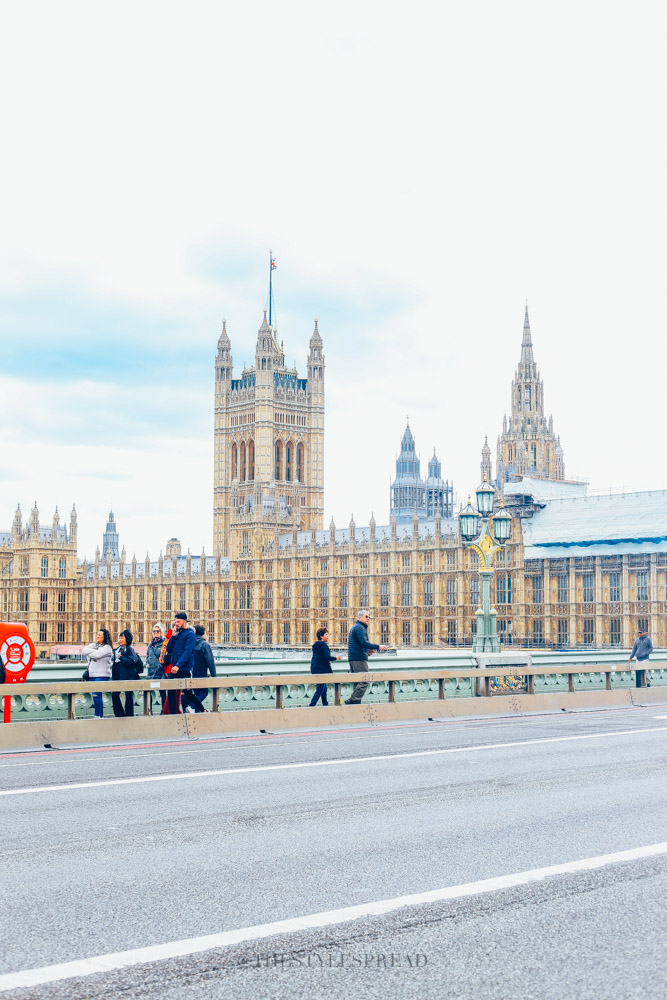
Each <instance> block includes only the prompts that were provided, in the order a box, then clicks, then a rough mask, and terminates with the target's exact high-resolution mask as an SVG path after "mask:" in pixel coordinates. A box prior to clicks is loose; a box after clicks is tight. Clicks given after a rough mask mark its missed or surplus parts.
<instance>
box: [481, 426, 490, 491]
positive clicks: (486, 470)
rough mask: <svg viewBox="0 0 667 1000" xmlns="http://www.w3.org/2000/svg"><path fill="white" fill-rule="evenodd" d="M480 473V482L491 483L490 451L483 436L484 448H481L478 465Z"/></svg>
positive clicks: (485, 436) (487, 439)
mask: <svg viewBox="0 0 667 1000" xmlns="http://www.w3.org/2000/svg"><path fill="white" fill-rule="evenodd" d="M479 468H480V472H481V474H482V482H483V481H484V480H485V479H486V480H487V482H489V483H490V482H491V479H492V478H493V477H492V475H491V449H490V448H489V438H488V436H487V435H486V434H485V435H484V446H483V447H482V461H481V464H480V467H479Z"/></svg>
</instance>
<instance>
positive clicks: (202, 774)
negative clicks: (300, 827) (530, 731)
mask: <svg viewBox="0 0 667 1000" xmlns="http://www.w3.org/2000/svg"><path fill="white" fill-rule="evenodd" d="M664 732H667V726H658V727H653V728H650V729H649V728H646V729H625V730H619V731H618V732H611V733H586V734H584V735H581V736H549V737H544V738H542V739H537V740H514V741H512V742H511V743H483V744H480V745H479V746H470V747H447V748H445V749H444V750H409V751H406V752H405V753H388V754H377V755H375V756H369V757H337V758H334V759H333V760H307V761H298V762H296V763H293V764H259V765H253V766H251V767H226V768H220V769H216V770H213V771H183V772H180V773H176V774H152V775H146V776H144V777H142V778H105V779H104V781H79V782H73V783H72V784H68V785H37V786H35V787H34V788H8V789H5V790H3V791H0V797H3V796H8V795H36V794H37V793H39V792H67V791H72V790H75V789H78V788H105V787H108V786H110V785H141V784H145V783H147V782H151V781H180V780H182V779H185V778H215V777H220V776H222V775H227V774H253V773H257V772H262V771H291V770H295V769H297V768H306V767H336V766H338V765H345V764H366V763H371V762H375V761H383V760H404V759H406V758H409V757H438V756H442V755H443V754H449V753H477V752H479V751H480V750H502V749H505V748H508V747H526V746H539V745H540V744H543V743H569V742H573V741H575V740H600V739H605V738H606V737H611V738H613V737H617V736H639V735H642V734H644V733H664Z"/></svg>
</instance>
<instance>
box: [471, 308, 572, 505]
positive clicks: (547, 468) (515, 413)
mask: <svg viewBox="0 0 667 1000" xmlns="http://www.w3.org/2000/svg"><path fill="white" fill-rule="evenodd" d="M487 459H488V461H487ZM489 467H490V455H489V456H487V455H486V454H485V453H484V451H483V452H482V471H483V472H485V471H486V472H487V473H488V472H489ZM564 475H565V469H564V465H563V455H562V450H559V448H558V441H557V438H556V437H555V435H554V432H553V420H552V418H551V417H549V419H548V420H547V418H546V417H545V415H544V384H543V382H542V380H541V379H540V373H539V371H538V370H537V365H536V364H535V359H534V357H533V338H532V334H531V330H530V319H529V317H528V304H526V311H525V313H524V320H523V337H522V339H521V357H520V360H519V363H518V365H517V368H516V372H515V375H514V379H513V381H512V409H511V414H510V417H509V420H507V418H505V419H503V430H502V434H501V435H500V436H499V438H498V450H497V462H496V483H497V485H498V486H499V487H500V488H501V489H502V487H503V486H504V484H505V483H506V482H507V481H510V482H511V481H515V480H517V479H521V478H523V477H524V476H539V477H542V478H545V479H563V478H564ZM489 478H490V477H489Z"/></svg>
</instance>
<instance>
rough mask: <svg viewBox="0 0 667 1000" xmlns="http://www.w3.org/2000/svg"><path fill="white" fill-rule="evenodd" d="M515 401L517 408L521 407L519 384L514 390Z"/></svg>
mask: <svg viewBox="0 0 667 1000" xmlns="http://www.w3.org/2000/svg"><path fill="white" fill-rule="evenodd" d="M516 401H517V404H518V407H519V409H521V386H519V387H518V388H517V390H516Z"/></svg>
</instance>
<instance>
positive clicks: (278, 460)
mask: <svg viewBox="0 0 667 1000" xmlns="http://www.w3.org/2000/svg"><path fill="white" fill-rule="evenodd" d="M304 469H305V449H304V446H303V444H297V445H295V444H294V442H293V441H287V442H286V443H283V442H282V441H276V444H275V451H274V475H275V479H276V481H277V482H283V481H284V482H286V483H292V482H295V483H302V482H304ZM231 478H232V479H238V480H239V481H240V482H245V481H247V480H252V479H254V478H255V442H254V441H253V440H252V438H251V439H250V440H249V441H248V442H247V443H246V442H245V441H241V443H240V444H239V445H237V444H236V442H234V443H233V444H232V462H231Z"/></svg>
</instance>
